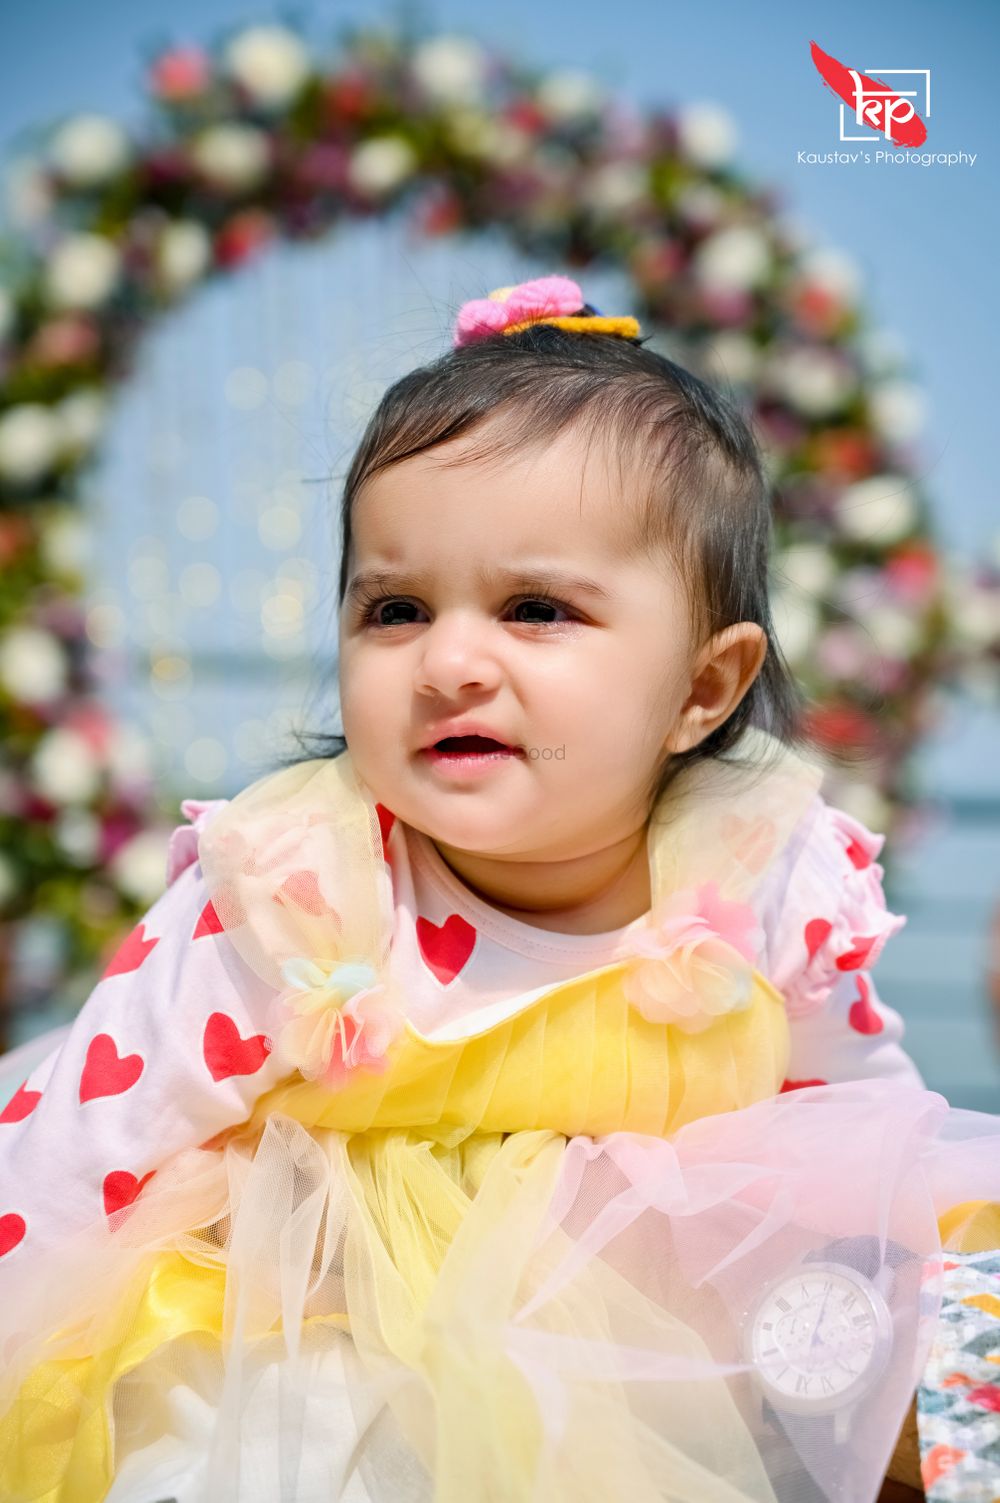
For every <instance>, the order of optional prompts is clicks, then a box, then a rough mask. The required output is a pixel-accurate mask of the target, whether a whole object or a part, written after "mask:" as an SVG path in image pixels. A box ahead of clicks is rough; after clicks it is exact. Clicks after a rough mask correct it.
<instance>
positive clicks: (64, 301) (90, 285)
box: [45, 232, 121, 308]
mask: <svg viewBox="0 0 1000 1503" xmlns="http://www.w3.org/2000/svg"><path fill="white" fill-rule="evenodd" d="M120 272H121V257H120V256H119V254H118V251H117V249H116V247H115V246H114V245H112V243H111V241H110V240H109V239H108V238H107V236H106V235H92V234H90V233H89V232H84V233H81V234H78V235H68V236H67V237H66V239H65V240H63V241H61V242H60V244H58V245H57V246H56V248H55V250H54V251H53V252H52V255H51V256H50V257H49V263H48V266H47V267H46V269H45V291H46V296H47V297H48V299H49V302H50V303H52V304H53V306H54V307H56V308H99V307H100V306H101V305H102V304H103V303H105V302H107V300H108V298H109V297H110V295H111V293H112V292H113V291H114V289H115V286H116V285H117V282H118V278H119V275H120Z"/></svg>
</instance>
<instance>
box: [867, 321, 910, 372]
mask: <svg viewBox="0 0 1000 1503" xmlns="http://www.w3.org/2000/svg"><path fill="white" fill-rule="evenodd" d="M857 348H858V353H859V355H860V356H861V363H862V365H863V366H864V368H865V370H866V371H867V372H868V374H869V375H870V376H891V375H893V374H894V373H895V372H896V371H897V370H898V369H899V367H900V366H901V365H903V364H904V363H905V360H906V345H905V344H904V343H903V340H902V339H901V337H900V336H899V335H898V334H897V333H896V332H895V331H894V330H893V329H868V330H866V331H865V333H863V334H859V335H858V338H857Z"/></svg>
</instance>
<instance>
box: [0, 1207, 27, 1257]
mask: <svg viewBox="0 0 1000 1503" xmlns="http://www.w3.org/2000/svg"><path fill="white" fill-rule="evenodd" d="M27 1230H28V1224H27V1222H26V1221H25V1219H24V1217H23V1216H19V1215H18V1214H17V1212H16V1211H8V1212H7V1215H6V1216H0V1258H2V1257H4V1256H5V1255H6V1254H7V1253H9V1252H13V1251H14V1249H15V1247H16V1246H17V1245H18V1243H19V1242H23V1241H24V1234H25V1232H26V1231H27Z"/></svg>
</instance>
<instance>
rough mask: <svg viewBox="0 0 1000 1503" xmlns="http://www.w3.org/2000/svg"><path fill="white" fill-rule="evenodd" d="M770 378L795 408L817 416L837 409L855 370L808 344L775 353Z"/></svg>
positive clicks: (843, 400)
mask: <svg viewBox="0 0 1000 1503" xmlns="http://www.w3.org/2000/svg"><path fill="white" fill-rule="evenodd" d="M769 379H770V381H771V384H772V386H776V387H777V388H778V390H780V391H781V392H782V394H783V395H784V396H785V398H786V399H787V401H788V402H789V403H790V404H791V406H792V407H794V408H795V409H796V410H797V411H798V412H802V413H804V414H805V415H806V416H807V417H817V418H818V417H828V416H829V415H830V414H831V413H834V412H837V411H838V410H839V409H840V408H841V407H842V406H843V405H844V402H845V400H846V398H847V396H848V395H849V393H850V392H851V390H852V389H853V387H854V385H855V377H854V374H853V372H852V371H851V369H850V366H848V365H847V364H846V363H845V362H844V361H843V360H842V359H840V358H839V357H838V356H837V355H834V354H831V353H830V352H829V351H828V350H822V349H812V348H810V347H808V346H800V347H798V348H796V349H791V350H788V351H786V352H783V353H781V354H779V355H777V356H776V357H775V359H774V360H773V362H772V364H771V368H770V371H769Z"/></svg>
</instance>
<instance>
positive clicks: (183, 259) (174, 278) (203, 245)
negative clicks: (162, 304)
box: [156, 219, 212, 292]
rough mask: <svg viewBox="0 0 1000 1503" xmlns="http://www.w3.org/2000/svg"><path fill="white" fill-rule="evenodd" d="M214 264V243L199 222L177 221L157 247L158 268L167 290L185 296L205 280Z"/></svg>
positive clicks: (193, 220)
mask: <svg viewBox="0 0 1000 1503" xmlns="http://www.w3.org/2000/svg"><path fill="white" fill-rule="evenodd" d="M211 260H212V239H211V236H210V235H209V233H208V231H207V230H206V229H205V226H204V225H203V224H200V223H199V222H198V220H197V219H175V220H174V221H173V223H172V224H168V225H167V226H166V228H165V229H164V231H163V234H162V235H161V236H160V239H159V243H158V245H157V247H156V265H157V269H158V271H159V273H160V277H161V279H162V281H163V282H164V284H165V286H166V287H167V288H168V289H169V291H171V292H181V291H183V290H184V288H186V287H190V286H191V284H192V283H193V282H197V280H198V278H199V277H201V276H203V275H204V273H205V272H206V271H207V270H208V267H209V265H210V264H211Z"/></svg>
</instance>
